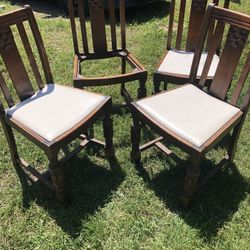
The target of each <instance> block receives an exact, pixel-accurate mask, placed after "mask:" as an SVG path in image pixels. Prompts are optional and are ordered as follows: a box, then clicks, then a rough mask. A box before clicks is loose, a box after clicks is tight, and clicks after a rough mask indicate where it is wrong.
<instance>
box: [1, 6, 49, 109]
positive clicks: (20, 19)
mask: <svg viewBox="0 0 250 250" xmlns="http://www.w3.org/2000/svg"><path fill="white" fill-rule="evenodd" d="M16 28H17V31H16ZM28 28H29V31H31V32H30V33H31V34H32V35H33V38H34V41H35V44H36V49H37V51H38V54H39V58H40V62H41V64H42V68H43V73H44V76H45V78H46V82H47V83H53V78H52V74H51V70H50V67H49V62H48V58H47V56H46V52H45V48H44V45H43V42H42V38H41V35H40V32H39V30H38V27H37V23H36V20H35V17H34V15H33V12H32V10H31V8H30V6H28V5H27V6H24V7H23V8H21V9H19V10H16V11H13V12H10V13H7V14H4V15H1V16H0V56H1V59H2V62H3V63H2V65H1V67H5V69H4V70H3V71H0V87H1V90H2V92H3V95H4V97H5V99H6V101H7V103H8V106H9V107H12V106H13V105H15V102H14V98H13V96H12V95H11V91H10V88H9V87H8V85H7V83H6V82H8V81H9V80H11V81H12V83H13V85H14V87H15V90H16V93H17V95H18V97H19V99H20V100H21V101H23V100H25V99H27V98H28V97H30V96H31V95H33V94H34V89H33V87H32V81H31V77H30V76H29V74H28V71H29V69H28V68H27V67H30V68H31V70H32V72H33V75H34V79H35V82H36V83H37V85H38V87H39V89H41V88H43V86H44V85H43V80H42V76H41V73H40V71H39V68H38V64H37V61H36V59H35V55H34V53H33V50H32V46H31V42H30V40H29V36H28V35H27V34H28V33H27V29H28ZM15 34H19V35H20V38H21V39H20V40H21V42H22V45H23V48H24V50H25V52H26V55H27V58H28V62H29V63H28V64H29V65H27V63H24V61H23V58H22V56H21V54H22V53H21V52H20V46H18V45H20V43H18V44H17V43H16V39H15V36H14V35H15Z"/></svg>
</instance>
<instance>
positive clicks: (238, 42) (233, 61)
mask: <svg viewBox="0 0 250 250" xmlns="http://www.w3.org/2000/svg"><path fill="white" fill-rule="evenodd" d="M211 22H214V24H215V31H214V33H213V36H212V39H211V43H210V44H209V47H208V55H207V59H206V62H205V65H204V68H203V71H202V74H201V78H200V80H199V85H200V86H201V87H204V85H205V82H206V78H207V74H208V72H209V68H210V66H211V62H212V59H213V56H214V55H215V54H216V49H217V48H218V46H219V47H221V56H220V59H219V64H218V67H217V69H216V72H215V76H214V78H213V81H212V83H211V85H210V87H209V89H208V92H209V93H210V94H211V95H213V96H215V97H217V98H219V99H221V100H224V101H227V102H229V103H231V104H232V105H234V106H238V101H239V97H240V96H241V98H240V99H241V101H242V103H241V105H240V108H241V110H243V111H247V110H248V108H249V103H250V102H249V101H250V86H244V83H245V82H246V79H247V77H248V73H249V70H250V46H249V43H250V41H249V37H248V35H249V32H250V16H248V15H245V14H241V13H237V12H234V11H231V10H227V9H223V8H220V7H217V6H214V5H212V4H211V5H209V6H208V9H207V12H206V15H205V17H204V21H203V26H202V31H201V34H200V41H199V44H198V46H197V50H196V52H195V56H194V60H193V64H192V67H191V73H190V82H191V83H195V79H196V74H197V70H198V66H199V61H200V57H201V53H202V50H203V47H204V46H205V40H206V36H207V33H208V30H209V26H210V24H211ZM222 33H223V39H218V37H221V34H222ZM243 87H244V89H243ZM242 90H243V91H242ZM229 96H231V97H230V98H229Z"/></svg>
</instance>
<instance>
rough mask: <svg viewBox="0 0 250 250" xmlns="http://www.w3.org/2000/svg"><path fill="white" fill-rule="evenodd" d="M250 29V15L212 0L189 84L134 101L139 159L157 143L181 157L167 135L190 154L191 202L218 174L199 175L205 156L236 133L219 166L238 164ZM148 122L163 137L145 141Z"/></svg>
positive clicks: (247, 100)
mask: <svg viewBox="0 0 250 250" xmlns="http://www.w3.org/2000/svg"><path fill="white" fill-rule="evenodd" d="M211 22H214V23H215V32H214V34H213V36H212V39H211V43H210V44H209V48H208V56H207V59H206V62H205V66H204V68H203V71H202V74H201V77H200V80H199V84H198V85H194V84H193V83H195V82H196V75H197V71H198V65H199V61H200V59H201V55H202V50H203V47H204V44H205V39H206V36H207V32H208V31H209V25H210V24H211ZM225 25H227V26H229V32H228V33H227V36H226V32H225V31H224V32H223V30H224V26H225ZM225 30H227V29H225ZM249 31H250V16H247V15H244V14H240V13H237V12H234V11H230V10H227V9H223V8H220V7H216V6H214V5H212V4H211V5H209V7H208V9H207V12H206V14H205V18H204V21H203V25H202V32H201V35H200V38H199V43H198V47H197V50H196V52H195V56H194V61H193V64H192V68H191V76H190V81H189V83H188V84H186V85H183V86H181V87H179V88H176V89H174V90H170V91H164V92H161V93H158V94H156V95H153V96H151V97H147V98H144V99H142V100H139V101H136V102H133V103H132V104H131V109H132V115H133V126H132V129H131V140H132V152H131V157H132V160H133V161H134V162H135V163H139V162H140V159H141V152H142V151H144V150H146V149H148V148H150V147H151V146H157V147H158V148H159V149H161V150H162V151H163V152H165V153H166V154H167V155H169V156H172V157H173V159H178V158H176V155H175V154H174V153H173V152H171V151H170V150H169V148H167V147H166V146H165V145H164V144H163V143H162V142H161V141H164V140H165V142H166V143H172V144H173V145H176V146H178V147H179V148H180V149H182V150H183V151H185V152H186V153H188V154H189V155H190V159H191V162H192V163H191V166H189V167H188V168H187V172H186V177H185V182H184V193H183V196H182V201H183V203H184V205H186V206H187V205H188V204H189V201H190V199H191V196H192V194H193V192H194V191H195V190H197V189H198V188H199V187H200V186H202V185H203V184H204V183H205V182H206V181H207V180H208V178H209V177H211V176H212V173H209V175H208V176H205V177H204V178H201V179H200V180H199V178H200V171H201V170H200V163H201V160H202V159H203V158H205V155H206V153H207V152H208V151H209V150H211V149H212V148H213V147H214V146H215V145H216V144H218V143H219V142H220V141H221V140H222V139H223V138H224V137H225V136H226V135H228V134H230V135H231V137H230V141H229V143H228V145H227V148H226V149H227V155H226V157H225V158H224V159H223V160H222V161H221V162H220V163H219V164H218V166H217V167H218V168H215V169H219V167H220V166H223V165H224V164H225V163H232V162H233V160H234V155H235V150H236V145H237V142H238V138H239V135H240V131H241V128H242V125H243V123H244V120H245V117H246V115H247V111H248V108H249V104H250V87H249V86H245V87H247V89H245V87H244V89H245V91H242V89H243V86H244V82H245V80H246V79H247V75H248V73H249V69H250V52H249V46H247V44H249V40H248V41H247V39H248V34H249ZM221 32H223V37H224V38H225V39H226V40H225V44H224V45H223V43H221V40H222V39H218V38H219V37H221ZM218 46H221V47H222V53H221V57H220V61H219V64H218V67H217V69H216V72H215V76H214V79H213V80H212V83H211V86H210V88H208V90H207V91H206V90H205V89H206V88H204V85H205V82H206V79H207V74H208V72H209V68H210V67H211V64H212V58H213V56H214V54H215V53H216V49H217V48H218ZM243 50H244V55H247V59H246V62H245V58H244V57H242V52H243ZM240 58H242V61H241V62H243V65H244V66H243V69H242V68H241V69H239V79H237V78H236V74H235V70H236V67H237V66H238V63H239V59H240ZM244 62H245V64H244ZM233 77H234V78H233ZM232 79H234V80H236V81H237V82H236V84H231V83H232ZM229 92H230V93H232V96H231V98H229V96H230V95H229ZM142 124H146V125H148V126H149V127H150V128H151V129H153V130H154V131H155V132H156V133H157V134H159V135H160V137H159V138H157V139H155V140H153V141H151V142H148V143H147V144H145V145H142V146H139V143H140V134H141V133H140V130H141V126H142ZM229 166H230V165H229Z"/></svg>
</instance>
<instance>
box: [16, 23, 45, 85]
mask: <svg viewBox="0 0 250 250" xmlns="http://www.w3.org/2000/svg"><path fill="white" fill-rule="evenodd" d="M17 28H18V31H19V34H20V36H21V39H22V42H23V45H24V49H25V51H26V54H27V56H28V59H29V62H30V66H31V68H32V71H33V74H34V76H35V79H36V82H37V85H38V87H39V89H42V88H43V87H44V85H43V81H42V78H41V75H40V72H39V69H38V66H37V63H36V60H35V57H34V55H33V52H32V49H31V46H30V43H29V39H28V36H27V33H26V31H25V28H24V25H23V23H18V24H17Z"/></svg>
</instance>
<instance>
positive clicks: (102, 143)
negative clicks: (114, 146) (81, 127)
mask: <svg viewBox="0 0 250 250" xmlns="http://www.w3.org/2000/svg"><path fill="white" fill-rule="evenodd" d="M80 139H84V140H85V139H86V140H87V141H88V142H90V143H93V144H96V145H99V146H102V147H105V145H106V144H105V143H104V142H102V141H100V140H97V139H95V138H90V139H87V138H86V135H83V134H82V135H80Z"/></svg>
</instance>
